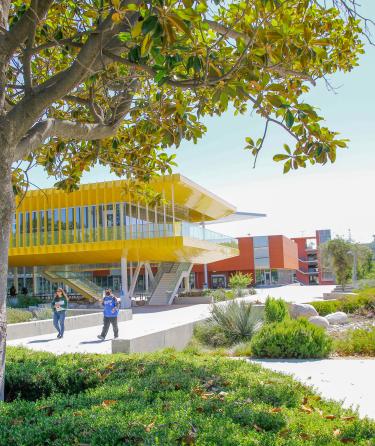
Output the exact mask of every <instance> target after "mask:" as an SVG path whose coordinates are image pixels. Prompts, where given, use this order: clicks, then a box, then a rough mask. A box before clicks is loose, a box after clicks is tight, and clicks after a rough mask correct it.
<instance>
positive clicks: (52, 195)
mask: <svg viewBox="0 0 375 446" xmlns="http://www.w3.org/2000/svg"><path fill="white" fill-rule="evenodd" d="M151 186H152V188H153V190H154V191H156V192H159V193H160V195H161V196H162V197H163V199H162V200H161V202H159V204H158V205H152V206H151V205H149V204H147V203H145V202H144V201H145V200H142V197H141V196H140V195H139V193H137V194H134V193H132V187H131V185H130V184H129V183H128V182H127V181H126V180H118V181H109V182H101V183H94V184H85V185H82V186H81V187H80V188H79V189H78V190H77V191H74V192H71V193H66V192H64V191H61V190H57V189H45V190H32V191H29V192H27V194H26V196H25V197H23V198H22V199H20V200H19V201H18V203H17V210H16V214H15V217H14V223H13V225H12V231H11V241H10V248H9V266H10V271H11V274H13V280H15V281H18V277H19V276H20V273H21V272H22V271H23V272H25V271H26V269H28V271H29V270H30V268H32V271H33V272H32V274H34V275H35V274H39V275H40V276H41V277H43V278H44V280H47V281H49V282H50V283H55V284H57V283H60V284H65V285H66V286H69V287H70V288H71V289H75V290H76V292H77V293H80V294H82V295H84V296H85V297H89V296H90V295H91V296H92V297H93V296H94V297H95V296H96V297H97V295H98V294H100V293H99V290H98V289H96V290H95V293H94V292H92V291H93V290H92V289H90V287H91V285H90V284H88V282H89V281H88V280H87V275H88V274H90V273H89V272H90V271H97V270H100V269H106V268H107V269H108V268H109V269H111V268H115V269H119V270H120V272H121V274H120V276H121V280H120V285H119V288H120V289H121V290H122V295H125V296H128V297H129V296H130V297H131V295H132V294H133V293H134V289H135V287H136V285H135V282H136V281H137V279H138V276H139V274H140V272H143V277H144V278H145V277H146V276H147V277H146V279H147V282H148V284H147V285H148V286H149V288H150V289H151V291H150V295H151V302H152V301H153V302H154V303H166V302H167V301H168V302H169V301H170V300H171V297H170V296H169V297H168V298H165V299H164V298H160V299H157V298H155V295H156V294H158V293H156V294H155V292H156V288H157V287H158V284H159V285H160V283H159V282H160V281H161V282H163V277H164V276H165V275H168V274H169V276H168V277H169V278H170V279H171V280H170V281H169V283H167V284H164V285H165V286H166V285H168V287H169V288H172V289H168V290H164V291H166V292H169V293H170V294H173V293H174V292H175V290H176V289H177V288H176V287H179V286H181V282H182V281H183V279H186V278H187V277H188V274H189V273H190V270H191V266H192V265H193V264H194V263H201V264H207V263H210V262H214V261H217V260H222V259H226V258H229V257H233V256H236V255H238V253H239V251H238V247H237V240H236V239H233V238H231V237H228V236H225V235H222V234H219V233H216V232H214V231H210V230H207V229H206V227H205V224H206V223H208V222H214V221H217V220H220V219H226V218H228V217H230V216H231V215H233V214H235V212H236V208H235V207H234V206H233V205H231V204H229V203H227V202H226V201H225V200H223V199H221V198H219V197H217V196H216V195H214V194H213V193H211V192H209V191H207V190H205V189H204V188H202V187H201V186H199V185H197V184H196V183H194V182H192V181H190V180H189V179H187V178H186V177H184V176H182V175H179V174H173V175H170V176H164V177H160V178H157V179H155V180H154V181H153V183H152V184H151ZM129 265H130V267H129ZM155 266H156V269H155ZM129 268H130V273H129ZM156 271H157V274H156ZM173 274H174V277H173V280H172V275H173ZM135 275H136V276H137V277H135ZM164 279H165V277H164ZM74 280H75V281H76V282H77V283H74ZM79 281H80V286H78V282H79ZM164 282H165V280H164ZM17 285H18V282H17ZM84 285H86V288H87V290H86V291H87V292H85V290H84ZM165 286H164V288H165ZM168 287H167V288H168ZM98 288H100V287H98ZM159 288H160V286H159ZM161 288H163V287H161ZM152 290H153V291H152ZM34 292H35V289H34ZM152 293H153V294H154V299H153V300H152V297H153V296H152ZM160 294H163V292H162V291H161V292H159V295H160ZM174 294H175V293H174ZM159 301H160V302H159Z"/></svg>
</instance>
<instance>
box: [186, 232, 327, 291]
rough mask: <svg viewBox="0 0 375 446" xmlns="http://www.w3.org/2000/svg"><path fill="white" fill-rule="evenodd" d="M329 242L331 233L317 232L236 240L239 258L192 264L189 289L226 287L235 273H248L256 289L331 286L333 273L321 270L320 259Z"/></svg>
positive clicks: (322, 267)
mask: <svg viewBox="0 0 375 446" xmlns="http://www.w3.org/2000/svg"><path fill="white" fill-rule="evenodd" d="M330 239H331V231H330V230H318V231H316V235H315V236H311V237H298V238H292V239H289V238H287V237H285V236H283V235H270V236H257V237H250V236H248V237H239V238H238V248H239V255H238V256H235V257H231V258H228V259H225V260H220V261H217V262H213V263H210V264H208V265H207V270H208V274H207V282H206V281H205V278H204V267H203V266H202V265H195V266H194V267H193V270H192V273H191V274H190V282H191V284H190V286H191V287H196V288H203V287H204V286H205V283H207V286H208V287H209V288H223V287H226V286H228V282H229V279H230V276H231V275H232V274H234V273H236V272H239V271H240V272H242V273H246V274H251V275H252V277H253V283H254V284H255V285H257V286H273V285H287V284H291V283H298V282H299V283H301V284H302V285H318V284H321V285H322V284H332V283H334V278H333V276H332V273H331V272H330V271H329V270H328V269H327V268H324V266H323V265H322V262H321V260H320V257H319V245H320V244H322V243H325V242H326V241H328V240H330Z"/></svg>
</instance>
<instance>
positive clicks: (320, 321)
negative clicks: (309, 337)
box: [309, 316, 329, 329]
mask: <svg viewBox="0 0 375 446" xmlns="http://www.w3.org/2000/svg"><path fill="white" fill-rule="evenodd" d="M309 322H311V323H312V324H314V325H317V326H318V327H322V328H324V329H326V328H328V327H329V322H328V321H327V319H326V318H325V317H323V316H311V317H309Z"/></svg>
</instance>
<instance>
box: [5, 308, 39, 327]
mask: <svg viewBox="0 0 375 446" xmlns="http://www.w3.org/2000/svg"><path fill="white" fill-rule="evenodd" d="M32 318H33V314H32V313H31V311H27V310H18V309H16V308H7V322H8V324H18V323H19V322H28V321H31V319H32Z"/></svg>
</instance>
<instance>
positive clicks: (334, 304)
mask: <svg viewBox="0 0 375 446" xmlns="http://www.w3.org/2000/svg"><path fill="white" fill-rule="evenodd" d="M311 305H313V307H314V308H315V309H316V311H317V312H318V313H319V314H320V316H325V315H327V314H329V313H334V312H335V311H343V312H344V313H355V312H357V311H364V312H366V311H368V312H375V288H367V289H363V290H359V291H357V292H356V295H352V296H350V295H349V296H346V297H344V298H343V299H340V300H326V301H316V302H311Z"/></svg>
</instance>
